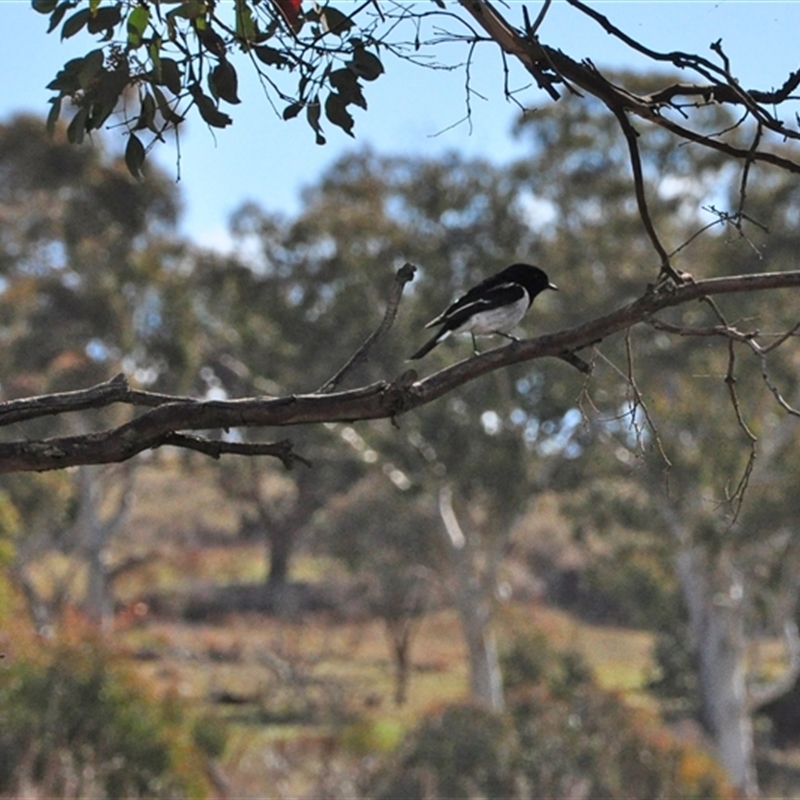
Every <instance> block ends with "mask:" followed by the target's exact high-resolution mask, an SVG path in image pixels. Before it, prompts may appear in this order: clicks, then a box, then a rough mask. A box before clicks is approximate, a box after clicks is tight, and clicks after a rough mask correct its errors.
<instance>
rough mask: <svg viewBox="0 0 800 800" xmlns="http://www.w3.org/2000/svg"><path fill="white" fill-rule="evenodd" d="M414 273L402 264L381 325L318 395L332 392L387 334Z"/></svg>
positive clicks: (318, 390)
mask: <svg viewBox="0 0 800 800" xmlns="http://www.w3.org/2000/svg"><path fill="white" fill-rule="evenodd" d="M416 271H417V268H416V267H415V266H414V265H413V264H409V263H408V262H406V263H405V264H403V266H402V267H400V269H399V270H397V274H396V275H395V278H394V284H393V285H392V291H391V294H390V295H389V301H388V302H387V303H386V311H385V313H384V315H383V319H382V320H381V324H380V325H379V326H378V327H377V329H376V330H375V332H374V333H372V334H371V335H370V336H369V337H367V340H366V341H365V342H364V344H362V345H361V347H359V348H358V350H356V352H355V353H353V355H352V356H350V358H348V359H347V362H346V363H345V364H344V366H342V368H341V369H340V370H339V371H338V372H337V373H336V374H335V375H334V376H333V377H332V378H330V379H329V380H327V381H326V382H325V383H324V384H323V385H322V386H320V388H319V389H317V393H318V394H326V393H327V392H332V391H333V390H334V389H335V388H336V387H337V386H338V385H339V384H340V383H341V382H342V380H343V379H344V377H345V376H346V375H347V373H348V372H350V370H352V369H353V368H354V367H355V366H357V365H358V364H360V363H362V362H363V361H365V360H366V358H367V355H368V354H369V351H370V350H371V349H372V348H373V347H374V346H375V344H377V342H378V341H379V340H380V339H382V338H383V337H384V336H385V335H386V334H387V333H388V331H389V328H391V327H392V325H393V324H394V320H395V317H396V316H397V309H398V307H399V306H400V298H401V297H402V296H403V289H404V288H405V285H406V284H407V283H410V282H411V281H413V280H414V275H415V273H416Z"/></svg>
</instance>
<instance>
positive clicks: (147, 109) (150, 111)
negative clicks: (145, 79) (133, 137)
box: [134, 92, 158, 133]
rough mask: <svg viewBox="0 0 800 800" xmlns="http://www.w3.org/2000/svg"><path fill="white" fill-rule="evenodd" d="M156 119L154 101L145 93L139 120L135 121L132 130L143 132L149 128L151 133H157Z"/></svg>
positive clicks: (151, 96)
mask: <svg viewBox="0 0 800 800" xmlns="http://www.w3.org/2000/svg"><path fill="white" fill-rule="evenodd" d="M155 119H156V101H155V98H154V97H153V95H151V94H150V93H149V92H145V95H144V97H143V98H142V108H141V111H140V112H139V119H138V120H137V121H136V127H135V129H134V130H137V131H138V130H143V129H144V128H149V129H150V130H151V131H153V133H158V128H156V126H155Z"/></svg>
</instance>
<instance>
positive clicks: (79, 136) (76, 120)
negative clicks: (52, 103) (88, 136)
mask: <svg viewBox="0 0 800 800" xmlns="http://www.w3.org/2000/svg"><path fill="white" fill-rule="evenodd" d="M87 116H88V111H87V110H86V109H85V108H81V109H80V110H79V111H78V113H77V114H76V115H75V116H74V117H73V118H72V120H71V121H70V123H69V125H67V141H68V142H69V143H70V144H81V142H83V136H84V134H85V133H86V117H87Z"/></svg>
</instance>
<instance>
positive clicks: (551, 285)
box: [547, 283, 558, 292]
mask: <svg viewBox="0 0 800 800" xmlns="http://www.w3.org/2000/svg"><path fill="white" fill-rule="evenodd" d="M547 288H548V289H554V290H555V291H556V292H557V291H558V286H556V285H555V284H554V283H548V284H547Z"/></svg>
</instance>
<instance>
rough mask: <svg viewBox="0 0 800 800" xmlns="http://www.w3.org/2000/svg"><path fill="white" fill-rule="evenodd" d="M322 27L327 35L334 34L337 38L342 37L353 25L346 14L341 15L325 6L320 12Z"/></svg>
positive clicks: (330, 7)
mask: <svg viewBox="0 0 800 800" xmlns="http://www.w3.org/2000/svg"><path fill="white" fill-rule="evenodd" d="M320 21H321V22H322V27H323V29H324V30H325V31H326V32H327V33H335V34H336V35H337V36H344V34H346V33H347V31H349V30H350V29H351V28H352V27H353V25H354V23H353V20H351V19H350V17H348V16H347V14H343V13H342V12H341V11H339V9H338V8H334V7H333V6H326V7H325V8H323V9H322V11H321V12H320Z"/></svg>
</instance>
